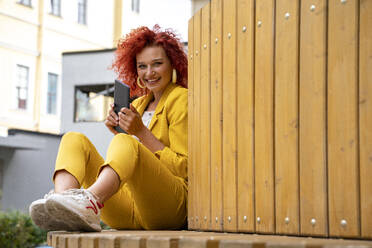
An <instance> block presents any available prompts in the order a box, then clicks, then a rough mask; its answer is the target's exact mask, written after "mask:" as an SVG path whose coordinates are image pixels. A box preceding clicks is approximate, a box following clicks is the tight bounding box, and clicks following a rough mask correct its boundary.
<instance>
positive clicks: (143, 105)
mask: <svg viewBox="0 0 372 248" xmlns="http://www.w3.org/2000/svg"><path fill="white" fill-rule="evenodd" d="M153 97H154V96H153V94H152V92H150V93H149V94H148V95H147V96H145V98H144V99H143V101H142V102H141V104H140V105H139V106H138V108H137V112H138V113H139V114H140V115H141V116H142V115H143V112H145V109H146V108H147V105H149V102H150V101H151V100H152V99H153Z"/></svg>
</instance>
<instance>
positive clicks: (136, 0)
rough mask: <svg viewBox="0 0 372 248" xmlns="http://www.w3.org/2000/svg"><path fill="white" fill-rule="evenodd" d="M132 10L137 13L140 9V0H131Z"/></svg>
mask: <svg viewBox="0 0 372 248" xmlns="http://www.w3.org/2000/svg"><path fill="white" fill-rule="evenodd" d="M132 11H133V12H136V13H139V11H140V0H132Z"/></svg>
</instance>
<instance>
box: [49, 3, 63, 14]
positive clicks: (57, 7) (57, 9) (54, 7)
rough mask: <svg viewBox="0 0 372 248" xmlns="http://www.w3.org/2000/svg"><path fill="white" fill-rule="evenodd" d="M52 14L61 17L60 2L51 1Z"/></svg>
mask: <svg viewBox="0 0 372 248" xmlns="http://www.w3.org/2000/svg"><path fill="white" fill-rule="evenodd" d="M50 13H51V14H52V15H55V16H61V1H60V0H50Z"/></svg>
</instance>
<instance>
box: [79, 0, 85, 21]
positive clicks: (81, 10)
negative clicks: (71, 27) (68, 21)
mask: <svg viewBox="0 0 372 248" xmlns="http://www.w3.org/2000/svg"><path fill="white" fill-rule="evenodd" d="M78 23H80V24H84V25H86V24H87V0H78Z"/></svg>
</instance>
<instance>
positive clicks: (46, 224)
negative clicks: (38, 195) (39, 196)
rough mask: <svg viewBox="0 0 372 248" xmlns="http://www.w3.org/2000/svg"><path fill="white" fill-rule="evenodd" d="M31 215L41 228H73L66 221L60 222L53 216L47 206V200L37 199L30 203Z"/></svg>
mask: <svg viewBox="0 0 372 248" xmlns="http://www.w3.org/2000/svg"><path fill="white" fill-rule="evenodd" d="M29 212H30V216H31V219H32V221H33V222H34V223H35V224H36V225H37V226H38V227H40V228H41V229H44V230H46V231H57V230H69V229H71V228H70V226H68V225H67V224H66V223H63V222H60V221H58V220H57V219H55V217H54V216H51V215H50V214H49V213H48V212H47V210H46V208H45V202H42V201H35V202H33V203H31V205H30V211H29Z"/></svg>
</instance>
